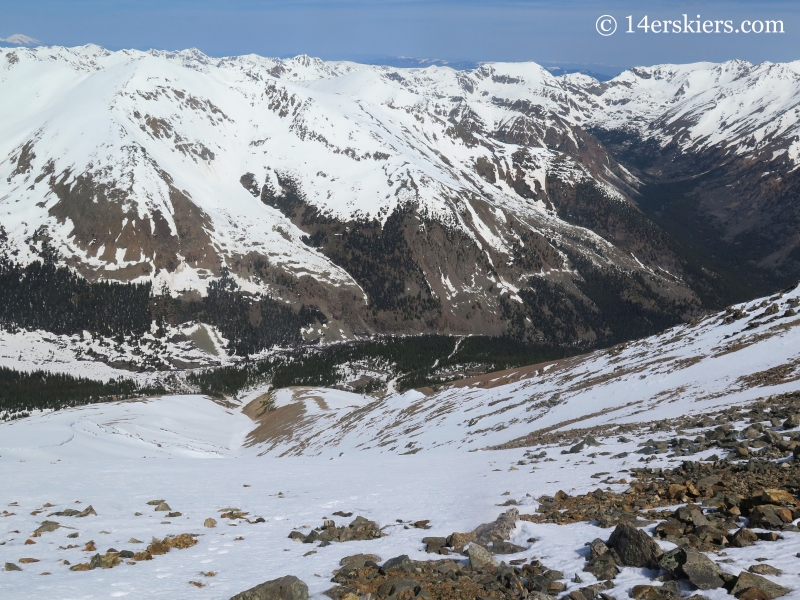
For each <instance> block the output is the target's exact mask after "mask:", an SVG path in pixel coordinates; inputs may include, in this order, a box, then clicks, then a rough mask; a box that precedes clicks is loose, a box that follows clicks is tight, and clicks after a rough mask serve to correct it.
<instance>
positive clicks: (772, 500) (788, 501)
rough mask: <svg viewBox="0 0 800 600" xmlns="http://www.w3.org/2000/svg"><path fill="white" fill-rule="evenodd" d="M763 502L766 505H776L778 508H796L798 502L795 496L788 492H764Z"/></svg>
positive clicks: (762, 495) (762, 493) (762, 494)
mask: <svg viewBox="0 0 800 600" xmlns="http://www.w3.org/2000/svg"><path fill="white" fill-rule="evenodd" d="M761 502H762V503H764V504H774V505H776V506H786V505H792V506H794V504H795V503H796V500H795V499H794V496H792V495H791V494H790V493H789V492H787V491H786V490H764V491H763V492H761Z"/></svg>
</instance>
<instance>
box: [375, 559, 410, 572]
mask: <svg viewBox="0 0 800 600" xmlns="http://www.w3.org/2000/svg"><path fill="white" fill-rule="evenodd" d="M411 568H412V565H411V559H410V558H409V557H408V554H401V555H400V556H395V557H394V558H390V559H389V560H387V561H386V562H385V563H383V565H381V573H383V574H384V575H385V574H386V573H390V572H392V571H402V572H405V573H407V572H409V571H410V570H411Z"/></svg>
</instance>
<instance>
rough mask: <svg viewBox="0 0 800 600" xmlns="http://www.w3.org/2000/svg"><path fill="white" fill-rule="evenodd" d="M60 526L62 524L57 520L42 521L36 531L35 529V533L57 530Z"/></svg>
mask: <svg viewBox="0 0 800 600" xmlns="http://www.w3.org/2000/svg"><path fill="white" fill-rule="evenodd" d="M59 527H61V525H59V524H58V523H56V522H55V521H42V524H41V525H40V526H39V527H38V528H37V529H36V531H34V533H47V532H49V531H55V530H56V529H58V528H59Z"/></svg>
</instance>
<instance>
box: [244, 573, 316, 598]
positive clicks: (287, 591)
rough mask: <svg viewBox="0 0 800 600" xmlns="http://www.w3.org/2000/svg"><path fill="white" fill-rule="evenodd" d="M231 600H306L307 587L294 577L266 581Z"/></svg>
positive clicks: (287, 576) (288, 576)
mask: <svg viewBox="0 0 800 600" xmlns="http://www.w3.org/2000/svg"><path fill="white" fill-rule="evenodd" d="M231 600H308V586H307V585H306V584H305V583H303V582H302V581H300V580H299V579H298V578H297V577H295V576H294V575H286V576H285V577H281V578H280V579H273V580H272V581H266V582H264V583H261V584H259V585H257V586H255V587H253V588H250V589H249V590H245V591H244V592H241V593H240V594H236V595H235V596H233V597H232V598H231Z"/></svg>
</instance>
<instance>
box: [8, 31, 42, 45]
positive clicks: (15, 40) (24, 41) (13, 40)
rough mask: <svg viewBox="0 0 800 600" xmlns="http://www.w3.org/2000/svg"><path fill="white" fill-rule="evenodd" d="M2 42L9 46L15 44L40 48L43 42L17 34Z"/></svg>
mask: <svg viewBox="0 0 800 600" xmlns="http://www.w3.org/2000/svg"><path fill="white" fill-rule="evenodd" d="M0 42H6V43H8V44H13V45H15V46H38V45H39V44H41V42H40V41H39V40H37V39H34V38H32V37H30V36H27V35H23V34H21V33H15V34H14V35H10V36H8V37H7V38H0Z"/></svg>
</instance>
